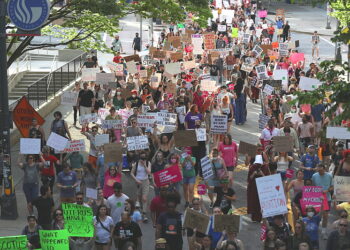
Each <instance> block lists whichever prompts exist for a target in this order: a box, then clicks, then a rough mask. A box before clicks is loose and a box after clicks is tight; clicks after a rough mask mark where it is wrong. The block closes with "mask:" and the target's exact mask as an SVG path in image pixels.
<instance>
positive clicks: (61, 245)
mask: <svg viewBox="0 0 350 250" xmlns="http://www.w3.org/2000/svg"><path fill="white" fill-rule="evenodd" d="M39 236H40V245H41V249H42V250H53V249H57V250H63V249H69V239H68V231H67V230H66V229H63V230H39Z"/></svg>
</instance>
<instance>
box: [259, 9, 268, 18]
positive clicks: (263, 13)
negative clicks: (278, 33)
mask: <svg viewBox="0 0 350 250" xmlns="http://www.w3.org/2000/svg"><path fill="white" fill-rule="evenodd" d="M258 16H259V17H260V18H263V17H266V16H267V10H259V11H258Z"/></svg>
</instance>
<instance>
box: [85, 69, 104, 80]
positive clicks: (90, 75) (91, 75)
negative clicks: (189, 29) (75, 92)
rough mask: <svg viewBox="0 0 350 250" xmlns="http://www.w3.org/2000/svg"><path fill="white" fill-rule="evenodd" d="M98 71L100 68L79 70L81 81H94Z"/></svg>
mask: <svg viewBox="0 0 350 250" xmlns="http://www.w3.org/2000/svg"><path fill="white" fill-rule="evenodd" d="M99 72H100V68H83V69H82V70H81V80H82V81H83V82H92V81H96V74H97V73H99Z"/></svg>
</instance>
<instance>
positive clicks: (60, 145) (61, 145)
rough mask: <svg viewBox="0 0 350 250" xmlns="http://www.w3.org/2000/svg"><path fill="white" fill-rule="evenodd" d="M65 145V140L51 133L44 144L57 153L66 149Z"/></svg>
mask: <svg viewBox="0 0 350 250" xmlns="http://www.w3.org/2000/svg"><path fill="white" fill-rule="evenodd" d="M67 143H68V139H67V138H65V137H63V136H60V135H58V134H56V133H54V132H51V134H50V136H49V139H48V140H47V142H46V145H47V146H50V147H51V148H53V149H56V150H58V151H63V150H64V149H65V148H66V145H67Z"/></svg>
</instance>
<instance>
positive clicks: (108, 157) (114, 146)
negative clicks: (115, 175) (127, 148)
mask: <svg viewBox="0 0 350 250" xmlns="http://www.w3.org/2000/svg"><path fill="white" fill-rule="evenodd" d="M103 151H104V160H105V162H106V163H109V162H120V161H122V160H123V145H122V144H121V143H108V144H105V145H103Z"/></svg>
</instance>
